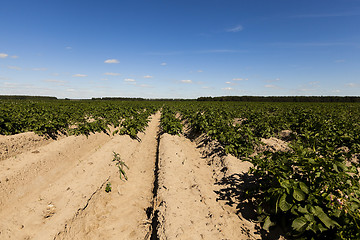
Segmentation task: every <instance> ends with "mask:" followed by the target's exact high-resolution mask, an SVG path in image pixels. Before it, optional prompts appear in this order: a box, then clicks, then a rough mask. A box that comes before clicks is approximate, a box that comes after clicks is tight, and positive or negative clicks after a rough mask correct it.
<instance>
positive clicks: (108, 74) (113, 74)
mask: <svg viewBox="0 0 360 240" xmlns="http://www.w3.org/2000/svg"><path fill="white" fill-rule="evenodd" d="M104 75H107V76H120V75H121V74H120V73H113V72H106V73H104Z"/></svg>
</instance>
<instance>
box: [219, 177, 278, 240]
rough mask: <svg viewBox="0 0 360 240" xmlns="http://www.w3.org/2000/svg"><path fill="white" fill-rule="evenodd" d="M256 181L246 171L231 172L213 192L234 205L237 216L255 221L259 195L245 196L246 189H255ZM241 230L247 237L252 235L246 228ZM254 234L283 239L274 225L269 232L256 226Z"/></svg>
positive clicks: (230, 204)
mask: <svg viewBox="0 0 360 240" xmlns="http://www.w3.org/2000/svg"><path fill="white" fill-rule="evenodd" d="M258 182H259V181H258V179H256V178H255V177H254V176H252V175H249V174H248V173H243V174H233V175H231V176H228V177H224V178H222V179H221V180H220V181H219V182H217V183H216V184H217V185H219V186H221V189H220V190H219V191H215V193H216V194H218V198H217V200H218V201H225V204H227V205H229V206H231V207H235V208H236V209H237V212H236V213H237V215H238V216H239V217H241V218H244V219H247V220H249V221H252V222H254V221H255V222H256V221H257V213H256V206H257V202H258V199H260V197H261V196H260V194H259V195H255V196H252V197H251V198H249V197H248V196H246V191H251V190H254V189H257V188H258V186H257V185H258ZM243 231H244V232H243V233H245V234H247V235H248V237H249V238H251V237H252V236H251V234H250V233H249V231H248V230H247V229H243ZM255 234H259V235H260V236H261V239H269V240H276V239H283V238H282V237H281V235H284V234H283V233H281V230H280V229H279V228H276V227H275V228H273V229H270V232H266V231H265V230H263V229H262V228H261V227H260V226H257V227H256V232H255Z"/></svg>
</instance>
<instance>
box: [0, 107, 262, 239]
mask: <svg viewBox="0 0 360 240" xmlns="http://www.w3.org/2000/svg"><path fill="white" fill-rule="evenodd" d="M159 119H160V113H157V114H156V115H154V116H152V120H151V122H150V123H149V126H148V127H147V129H146V131H145V133H142V134H139V137H140V139H141V141H137V140H132V139H130V138H129V137H128V136H119V135H115V136H112V135H107V134H104V133H96V134H91V135H90V136H89V137H85V136H70V137H63V138H61V139H58V140H56V141H54V140H44V139H40V140H39V141H35V142H38V143H39V144H33V143H31V144H29V142H32V140H31V139H34V135H32V134H31V133H30V134H29V136H31V137H30V138H22V140H20V138H18V137H17V136H13V139H9V138H7V137H6V138H7V139H6V140H4V141H3V143H4V142H6V141H7V142H6V143H8V142H9V141H12V142H13V143H15V142H17V144H18V146H20V147H16V148H17V149H22V150H21V151H18V152H15V151H14V155H13V156H11V155H7V157H5V155H4V158H3V160H2V161H0V218H1V221H0V239H259V238H260V237H259V236H260V235H259V234H258V233H257V232H256V230H255V229H256V225H255V224H254V223H252V222H251V221H249V219H248V218H247V217H246V216H243V214H244V213H245V212H244V211H239V209H238V205H237V204H229V199H224V198H223V194H224V191H227V190H228V189H230V190H231V191H233V189H232V185H231V184H232V183H231V182H229V181H225V182H224V179H234V177H235V176H237V175H240V174H246V172H247V171H248V169H249V167H250V166H251V164H249V163H248V162H242V161H240V160H238V159H236V158H234V157H232V156H225V155H221V151H217V148H216V144H215V145H214V144H213V143H211V142H204V141H203V140H204V139H202V138H201V137H199V138H197V139H195V140H194V139H193V141H191V140H189V139H188V138H185V137H184V136H181V137H179V136H170V135H168V134H164V135H162V136H161V137H160V138H158V136H157V134H158V131H159ZM23 135H26V134H23ZM36 137H37V136H35V138H36ZM2 139H5V138H2ZM0 143H1V138H0ZM27 144H28V145H27ZM1 146H2V148H1V151H3V150H4V149H5V148H3V146H5V145H1ZM6 146H8V145H6ZM21 146H24V147H21ZM3 152H5V150H4V151H3ZM113 152H117V153H119V154H120V156H121V159H122V160H123V161H124V162H125V163H126V164H127V165H128V167H129V169H125V171H126V173H127V176H128V180H127V181H124V180H121V179H120V177H119V170H118V169H117V167H116V166H115V162H113V161H112V159H113ZM156 164H157V165H156ZM107 183H111V192H109V193H107V192H105V186H106V184H107ZM154 185H155V186H156V187H155V189H156V190H157V191H155V195H154V191H153V188H154ZM226 194H227V193H226ZM230 195H231V194H230ZM229 198H231V199H232V200H231V201H236V199H235V198H234V197H233V196H229Z"/></svg>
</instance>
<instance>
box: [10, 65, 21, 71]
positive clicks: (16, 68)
mask: <svg viewBox="0 0 360 240" xmlns="http://www.w3.org/2000/svg"><path fill="white" fill-rule="evenodd" d="M7 68H8V69H13V70H18V71H20V70H21V67H17V66H8V67H7Z"/></svg>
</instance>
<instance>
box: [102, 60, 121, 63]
mask: <svg viewBox="0 0 360 240" xmlns="http://www.w3.org/2000/svg"><path fill="white" fill-rule="evenodd" d="M104 63H120V62H119V60H117V59H107V60H105V62H104Z"/></svg>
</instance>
